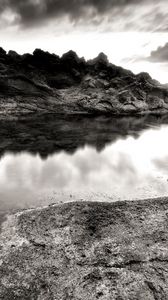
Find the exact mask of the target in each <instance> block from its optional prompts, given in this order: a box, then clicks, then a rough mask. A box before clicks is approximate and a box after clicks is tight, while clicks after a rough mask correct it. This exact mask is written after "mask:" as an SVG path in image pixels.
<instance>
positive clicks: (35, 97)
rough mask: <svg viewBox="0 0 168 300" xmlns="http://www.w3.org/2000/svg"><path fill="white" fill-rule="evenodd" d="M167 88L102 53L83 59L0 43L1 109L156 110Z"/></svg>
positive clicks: (167, 99)
mask: <svg viewBox="0 0 168 300" xmlns="http://www.w3.org/2000/svg"><path fill="white" fill-rule="evenodd" d="M167 110H168V89H167V87H166V86H162V85H161V84H159V82H157V81H156V80H153V79H152V78H151V77H150V75H149V74H147V73H140V74H138V75H135V74H133V73H132V72H131V71H128V70H125V69H123V68H121V67H118V66H115V65H113V64H111V63H110V62H109V61H108V58H107V56H106V55H105V54H104V53H100V54H99V55H98V57H96V58H95V59H92V60H89V61H86V60H85V59H84V58H79V57H78V56H77V54H76V53H75V52H74V51H69V52H67V53H65V54H63V55H62V57H59V56H58V55H56V54H50V53H49V52H45V51H42V50H40V49H36V50H35V51H34V52H33V54H24V55H19V54H18V53H16V52H15V51H9V52H8V53H6V51H5V50H3V49H2V48H0V113H28V112H37V111H38V112H39V111H43V112H53V113H60V112H66V113H74V112H80V113H81V112H84V113H97V112H99V113H111V114H112V113H113V114H127V113H132V112H133V113H147V112H154V113H156V112H157V113H161V112H167Z"/></svg>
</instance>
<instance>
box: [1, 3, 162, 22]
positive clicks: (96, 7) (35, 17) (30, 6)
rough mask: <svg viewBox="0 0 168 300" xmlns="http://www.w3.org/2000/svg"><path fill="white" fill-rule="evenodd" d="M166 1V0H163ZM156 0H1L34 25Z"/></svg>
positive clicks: (76, 17)
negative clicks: (59, 18)
mask: <svg viewBox="0 0 168 300" xmlns="http://www.w3.org/2000/svg"><path fill="white" fill-rule="evenodd" d="M162 1H164V0H162ZM156 2H157V1H156V0H146V1H145V0H1V3H0V11H1V13H2V12H4V10H5V9H9V10H10V11H11V12H13V13H14V14H17V15H18V18H17V20H18V21H19V22H20V23H21V24H26V25H33V24H35V23H36V24H37V23H39V22H41V21H45V20H49V19H51V18H54V17H55V18H58V17H61V16H63V15H68V16H69V17H70V18H71V20H78V19H80V18H83V17H84V18H85V17H86V16H87V15H88V12H89V11H92V13H93V14H95V15H98V16H102V15H103V14H105V13H108V12H109V10H112V9H113V8H117V7H118V8H120V10H122V8H124V7H126V6H130V5H141V4H142V3H150V4H151V3H156Z"/></svg>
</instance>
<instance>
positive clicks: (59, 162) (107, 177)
mask: <svg viewBox="0 0 168 300" xmlns="http://www.w3.org/2000/svg"><path fill="white" fill-rule="evenodd" d="M49 119H50V121H49ZM0 123H1V124H0V126H1V127H0V128H1V129H0V137H1V140H0V152H1V155H3V157H2V158H1V161H0V209H1V210H5V209H13V208H24V207H31V206H38V205H44V204H49V203H51V202H59V201H70V200H80V199H82V198H83V199H84V200H99V201H108V200H109V201H113V200H116V199H119V198H122V199H123V198H124V199H134V198H144V197H149V196H161V195H163V194H167V193H168V183H167V177H168V176H167V174H166V172H165V167H164V163H165V162H166V161H167V153H168V144H167V142H166V137H167V136H168V126H167V125H166V124H167V118H166V117H162V118H161V117H159V118H157V117H154V116H150V117H148V116H146V117H142V118H132V117H131V118H128V117H127V118H121V119H117V118H107V117H106V118H105V117H96V118H93V117H92V118H89V117H79V116H57V117H56V116H53V117H52V118H51V117H50V118H49V117H48V116H43V117H42V118H39V119H38V120H37V119H36V120H33V119H31V118H30V119H28V120H24V119H22V120H18V121H12V120H11V121H9V122H8V123H7V122H6V121H3V120H1V121H0ZM71 194H72V195H73V197H72V199H70V195H71ZM90 195H92V196H90Z"/></svg>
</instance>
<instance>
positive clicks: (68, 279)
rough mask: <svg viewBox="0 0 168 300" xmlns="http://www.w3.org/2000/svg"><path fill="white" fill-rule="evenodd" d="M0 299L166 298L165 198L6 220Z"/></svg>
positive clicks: (67, 207)
mask: <svg viewBox="0 0 168 300" xmlns="http://www.w3.org/2000/svg"><path fill="white" fill-rule="evenodd" d="M0 299H4V300H7V299H23V300H24V299H38V300H44V299H56V300H57V299H59V300H60V299H66V300H68V299H75V300H85V299H87V300H94V299H95V300H96V299H103V300H105V299H108V300H111V299H114V300H119V299H120V300H130V299H131V300H134V299H135V300H139V299H141V300H144V299H145V300H156V299H162V300H164V299H168V199H154V200H145V201H135V202H115V203H111V204H110V203H89V202H82V203H79V202H76V203H71V204H70V203H69V204H64V205H59V206H57V205H53V206H50V207H46V208H41V209H40V208H39V209H34V210H27V211H23V212H18V213H16V214H13V215H7V216H6V220H4V217H3V220H2V223H1V232H0Z"/></svg>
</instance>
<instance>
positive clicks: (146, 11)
mask: <svg viewBox="0 0 168 300" xmlns="http://www.w3.org/2000/svg"><path fill="white" fill-rule="evenodd" d="M0 41H1V46H2V47H3V48H5V49H6V50H9V49H13V50H16V51H17V52H18V53H25V52H33V50H34V49H35V48H42V49H44V50H48V51H50V52H54V53H57V54H59V55H61V54H62V53H64V52H66V51H68V50H70V49H73V50H75V51H76V52H77V53H78V55H79V56H84V57H85V58H86V59H89V58H92V57H95V56H96V55H97V54H98V53H99V52H101V51H103V52H105V53H106V54H107V55H108V57H109V60H110V61H111V62H113V63H115V64H118V65H122V66H123V67H126V68H129V69H131V70H133V71H134V72H135V73H138V72H140V71H147V72H149V73H150V74H151V75H152V77H154V78H156V79H158V80H159V81H161V82H168V78H167V71H168V2H167V0H0Z"/></svg>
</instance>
